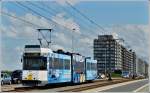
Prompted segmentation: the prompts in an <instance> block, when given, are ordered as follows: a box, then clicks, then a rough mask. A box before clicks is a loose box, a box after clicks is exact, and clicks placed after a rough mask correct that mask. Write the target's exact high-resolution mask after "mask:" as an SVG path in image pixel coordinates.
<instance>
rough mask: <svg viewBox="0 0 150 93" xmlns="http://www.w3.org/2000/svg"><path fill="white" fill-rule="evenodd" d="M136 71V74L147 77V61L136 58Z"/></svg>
mask: <svg viewBox="0 0 150 93" xmlns="http://www.w3.org/2000/svg"><path fill="white" fill-rule="evenodd" d="M136 61H137V64H136V73H137V75H143V76H146V77H148V67H149V66H148V63H147V62H145V61H144V60H142V59H141V58H137V59H136Z"/></svg>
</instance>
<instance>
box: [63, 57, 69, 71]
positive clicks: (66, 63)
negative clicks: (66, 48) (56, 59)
mask: <svg viewBox="0 0 150 93" xmlns="http://www.w3.org/2000/svg"><path fill="white" fill-rule="evenodd" d="M63 63H64V69H70V60H68V59H64V62H63Z"/></svg>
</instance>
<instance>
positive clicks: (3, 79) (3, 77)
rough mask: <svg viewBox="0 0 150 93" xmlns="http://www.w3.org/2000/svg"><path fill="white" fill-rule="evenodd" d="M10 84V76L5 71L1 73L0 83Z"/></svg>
mask: <svg viewBox="0 0 150 93" xmlns="http://www.w3.org/2000/svg"><path fill="white" fill-rule="evenodd" d="M4 84H11V76H10V75H8V74H7V73H1V85H4Z"/></svg>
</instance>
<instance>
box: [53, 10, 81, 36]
mask: <svg viewBox="0 0 150 93" xmlns="http://www.w3.org/2000/svg"><path fill="white" fill-rule="evenodd" d="M52 20H53V21H55V22H56V23H58V24H60V25H62V26H64V27H66V28H68V29H70V30H69V31H73V29H75V30H74V32H75V33H78V34H80V26H79V25H78V24H77V23H76V22H75V21H74V20H73V19H72V18H65V13H64V12H63V13H58V14H56V16H53V17H52Z"/></svg>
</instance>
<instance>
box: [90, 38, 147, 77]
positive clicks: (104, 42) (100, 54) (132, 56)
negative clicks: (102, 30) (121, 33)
mask: <svg viewBox="0 0 150 93" xmlns="http://www.w3.org/2000/svg"><path fill="white" fill-rule="evenodd" d="M93 53H94V59H96V60H97V69H98V74H99V73H105V72H106V73H107V72H108V71H109V70H110V69H111V72H114V71H121V72H122V71H125V72H126V71H127V72H130V73H131V74H132V75H133V74H134V75H136V74H137V75H144V76H148V67H149V66H148V64H147V63H146V62H145V61H143V60H142V59H139V58H138V57H137V55H136V53H135V52H133V51H132V50H131V49H130V50H129V49H127V48H126V47H124V46H123V45H121V44H119V43H118V42H117V41H116V39H114V38H113V36H112V35H99V36H98V38H97V39H94V50H93Z"/></svg>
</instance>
